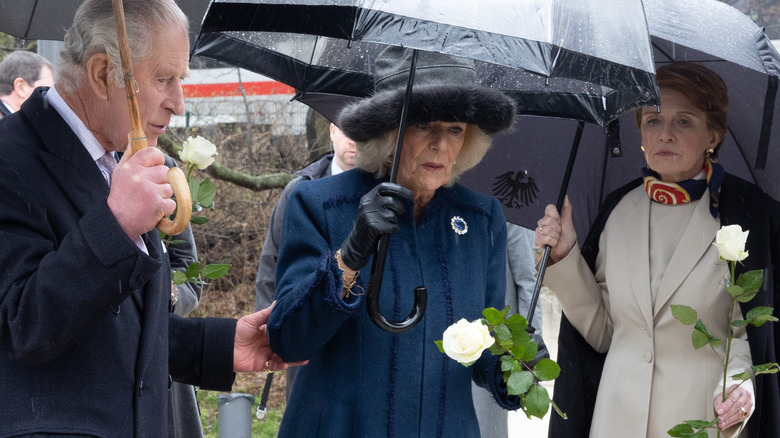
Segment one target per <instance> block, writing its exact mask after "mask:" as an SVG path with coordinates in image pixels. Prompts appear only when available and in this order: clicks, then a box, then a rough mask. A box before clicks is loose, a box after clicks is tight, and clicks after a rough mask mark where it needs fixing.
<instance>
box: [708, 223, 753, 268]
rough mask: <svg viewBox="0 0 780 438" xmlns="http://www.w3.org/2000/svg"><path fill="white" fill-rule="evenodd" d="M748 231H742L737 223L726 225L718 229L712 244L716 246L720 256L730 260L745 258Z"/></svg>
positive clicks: (737, 260)
mask: <svg viewBox="0 0 780 438" xmlns="http://www.w3.org/2000/svg"><path fill="white" fill-rule="evenodd" d="M748 233H749V231H742V227H741V226H739V225H727V226H724V227H722V228H721V229H720V230H718V233H717V234H716V235H715V243H713V245H715V246H716V247H717V248H718V254H720V258H721V259H723V260H727V261H730V262H741V261H742V260H745V258H747V256H748V252H747V251H745V242H747V237H748Z"/></svg>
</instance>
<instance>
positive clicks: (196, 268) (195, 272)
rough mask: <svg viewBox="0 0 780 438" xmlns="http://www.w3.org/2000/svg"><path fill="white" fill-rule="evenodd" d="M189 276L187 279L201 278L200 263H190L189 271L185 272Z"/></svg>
mask: <svg viewBox="0 0 780 438" xmlns="http://www.w3.org/2000/svg"><path fill="white" fill-rule="evenodd" d="M185 273H186V274H187V278H195V279H197V278H199V277H200V262H193V263H190V265H189V266H187V270H186V271H185Z"/></svg>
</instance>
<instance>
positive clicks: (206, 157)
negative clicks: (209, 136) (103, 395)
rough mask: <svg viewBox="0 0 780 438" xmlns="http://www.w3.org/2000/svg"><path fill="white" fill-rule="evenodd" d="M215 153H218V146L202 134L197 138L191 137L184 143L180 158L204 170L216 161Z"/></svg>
mask: <svg viewBox="0 0 780 438" xmlns="http://www.w3.org/2000/svg"><path fill="white" fill-rule="evenodd" d="M214 155H217V147H216V146H214V144H213V143H212V142H210V141H208V140H206V139H205V138H203V137H201V136H197V137H195V138H192V137H189V138H188V139H187V141H185V142H184V143H182V145H181V151H179V158H181V160H182V161H184V162H185V163H191V164H194V165H195V166H197V167H198V169H200V170H203V169H205V168H207V167H209V166H210V165H211V163H213V162H214Z"/></svg>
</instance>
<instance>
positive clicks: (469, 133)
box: [355, 124, 493, 187]
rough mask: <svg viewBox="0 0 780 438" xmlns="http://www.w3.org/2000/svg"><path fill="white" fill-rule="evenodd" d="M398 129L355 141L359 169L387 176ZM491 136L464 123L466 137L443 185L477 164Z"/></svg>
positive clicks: (391, 165)
mask: <svg viewBox="0 0 780 438" xmlns="http://www.w3.org/2000/svg"><path fill="white" fill-rule="evenodd" d="M397 138H398V130H397V129H395V130H393V131H388V132H386V133H384V135H381V136H379V137H375V138H372V139H371V140H368V141H364V142H356V143H355V145H356V148H357V152H358V153H357V155H356V157H355V161H356V162H357V165H358V167H359V168H361V169H363V170H365V171H366V172H370V173H373V174H374V175H376V177H377V178H382V177H383V176H385V175H389V174H390V171H391V170H392V167H393V157H394V156H395V145H396V139H397ZM492 143H493V137H491V136H490V135H488V134H487V133H486V132H485V131H483V130H482V129H480V128H479V126H477V125H472V124H469V125H466V138H465V140H464V141H463V147H462V148H461V149H460V153H458V157H457V158H456V160H455V164H453V166H452V172H450V179H449V181H447V183H446V184H445V186H447V187H452V185H453V184H455V181H456V180H457V179H458V178H459V177H460V176H461V175H462V174H463V172H465V171H467V170H469V169H471V168H472V167H474V166H476V165H477V164H479V162H480V161H482V158H484V157H485V154H486V153H487V151H488V149H489V148H490V145H491V144H492Z"/></svg>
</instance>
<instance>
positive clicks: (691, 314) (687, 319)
mask: <svg viewBox="0 0 780 438" xmlns="http://www.w3.org/2000/svg"><path fill="white" fill-rule="evenodd" d="M672 316H673V317H674V319H676V320H678V321H680V322H681V323H683V324H685V325H691V324H694V323H695V322H696V320H697V319H698V318H699V316H698V315H697V313H696V311H695V310H693V308H692V307H690V306H683V305H681V304H672Z"/></svg>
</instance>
